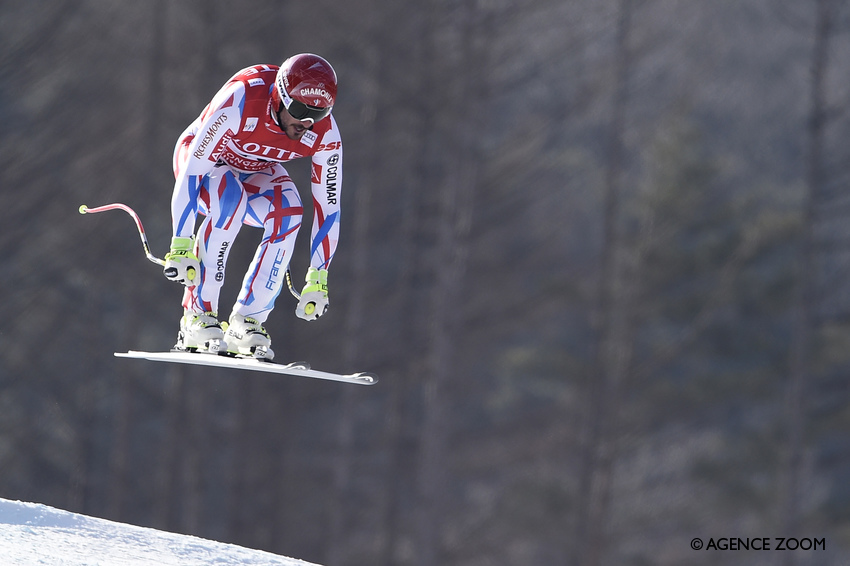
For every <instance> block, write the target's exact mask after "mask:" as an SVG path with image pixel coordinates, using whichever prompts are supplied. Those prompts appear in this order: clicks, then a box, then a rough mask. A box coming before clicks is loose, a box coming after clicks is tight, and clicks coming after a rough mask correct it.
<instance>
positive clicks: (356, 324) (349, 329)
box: [328, 9, 381, 566]
mask: <svg viewBox="0 0 850 566" xmlns="http://www.w3.org/2000/svg"><path fill="white" fill-rule="evenodd" d="M378 12H379V11H378V10H376V9H373V10H371V13H372V14H377V13H378ZM373 17H375V16H373ZM372 27H373V28H374V27H375V26H372ZM369 31H370V32H371V33H370V35H371V34H372V33H374V32H375V30H374V29H372V30H369ZM364 55H365V57H367V71H366V73H365V77H366V78H367V81H368V86H367V87H366V89H365V91H366V93H365V99H366V100H367V101H369V102H367V106H366V107H364V108H363V109H362V110H361V120H362V122H361V128H360V131H361V132H362V133H361V136H360V141H359V143H360V145H361V147H362V148H363V149H364V152H363V153H364V154H365V155H367V156H368V159H369V161H370V163H369V166H368V167H367V168H366V171H365V173H364V174H363V175H361V179H360V183H359V184H358V185H357V187H356V188H355V190H354V193H353V195H352V196H353V204H354V206H353V207H351V208H350V209H349V210H352V211H353V212H354V214H353V215H352V216H351V222H352V223H353V230H352V250H351V257H352V261H351V263H352V277H351V281H350V283H349V284H350V285H351V288H352V292H351V294H350V297H351V298H350V300H349V301H350V302H349V305H348V313H347V317H346V325H345V346H344V353H343V360H344V363H345V367H346V368H349V369H348V370H346V371H350V368H353V367H354V366H355V364H356V362H357V357H358V356H357V354H358V352H359V351H360V350H361V349H362V346H363V342H362V340H361V338H360V337H361V335H362V333H363V330H364V327H365V322H366V321H365V317H364V314H363V309H364V307H363V305H364V302H365V300H366V289H367V285H368V280H369V274H368V273H367V262H368V253H367V249H368V239H369V223H370V217H371V216H370V208H371V206H372V203H371V200H372V185H373V184H374V183H375V182H376V180H377V179H376V177H375V175H373V172H374V171H376V170H377V169H378V168H379V167H380V164H379V162H378V161H379V160H378V158H377V155H376V154H377V151H376V145H377V144H376V139H375V131H374V130H375V126H376V124H375V117H376V115H377V112H378V109H377V107H376V106H377V97H378V85H379V84H380V83H381V77H380V76H379V72H380V68H381V66H380V64H379V63H380V54H379V53H378V51H377V50H376V49H368V52H367V53H365V54H364ZM339 394H340V403H339V407H340V411H339V415H338V422H337V435H336V454H335V455H334V457H333V458H332V462H333V469H332V470H331V473H332V477H333V485H332V489H333V497H332V503H331V506H330V520H329V522H330V540H329V546H328V563H329V564H334V565H340V566H341V565H342V564H344V563H345V562H346V560H345V557H346V556H347V555H348V554H349V553H348V544H347V534H348V533H347V532H346V531H347V527H346V524H345V518H346V516H347V515H348V514H349V513H351V512H353V511H355V510H356V509H355V508H354V507H353V506H351V505H349V490H350V484H351V475H352V468H353V463H352V458H353V443H354V426H355V418H354V403H355V399H356V396H355V394H356V391H355V388H353V387H341V388H340V391H339Z"/></svg>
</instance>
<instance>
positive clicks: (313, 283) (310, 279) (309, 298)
mask: <svg viewBox="0 0 850 566" xmlns="http://www.w3.org/2000/svg"><path fill="white" fill-rule="evenodd" d="M305 280H306V281H307V283H306V284H305V285H304V289H303V290H302V291H301V300H300V301H298V306H297V307H295V315H296V316H297V317H298V318H303V319H304V320H316V319H317V318H319V317H320V316H322V315H323V314H325V312H326V311H327V310H328V270H327V269H316V268H315V267H311V268H310V269H308V270H307V277H305Z"/></svg>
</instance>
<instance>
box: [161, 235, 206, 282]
mask: <svg viewBox="0 0 850 566" xmlns="http://www.w3.org/2000/svg"><path fill="white" fill-rule="evenodd" d="M193 249H194V242H193V241H192V238H179V237H176V236H175V237H174V238H171V251H169V252H168V253H167V254H166V255H165V266H164V267H163V268H162V274H163V275H165V278H166V279H168V280H169V281H177V282H178V283H183V284H184V285H186V286H187V287H193V286H194V285H196V284H197V280H198V278H199V276H200V273H201V263H200V262H199V261H198V256H196V255H195V252H194V251H193Z"/></svg>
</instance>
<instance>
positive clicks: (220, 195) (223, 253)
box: [183, 167, 247, 313]
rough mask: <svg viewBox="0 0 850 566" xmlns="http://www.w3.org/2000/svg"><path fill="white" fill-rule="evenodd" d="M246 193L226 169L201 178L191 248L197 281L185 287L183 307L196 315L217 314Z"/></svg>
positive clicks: (239, 182) (245, 202) (242, 213)
mask: <svg viewBox="0 0 850 566" xmlns="http://www.w3.org/2000/svg"><path fill="white" fill-rule="evenodd" d="M246 205H247V194H246V193H245V189H244V187H243V186H242V183H241V181H240V180H239V178H237V177H236V175H235V174H234V173H233V172H232V171H231V170H230V169H228V168H227V167H219V168H216V169H215V170H213V172H212V173H210V174H209V175H207V176H206V177H205V178H204V183H203V186H202V188H201V192H200V196H199V203H198V208H199V211H200V212H201V213H202V214H204V215H205V218H204V220H203V222H201V226H200V228H199V229H198V235H197V237H196V239H195V248H196V254H197V256H198V259H199V260H200V264H201V274H200V282H199V283H198V284H197V285H196V286H194V287H187V289H186V293H185V295H184V297H183V308H184V310H186V311H192V312H196V313H204V312H217V311H218V298H219V294H220V292H221V287H222V285H223V284H224V270H225V266H226V264H227V258H228V256H229V255H230V249H231V248H232V247H233V241H234V240H235V239H236V235H237V234H238V233H239V229H240V228H241V227H242V220H243V218H244V216H245V207H246Z"/></svg>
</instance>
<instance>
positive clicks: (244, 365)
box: [79, 203, 378, 385]
mask: <svg viewBox="0 0 850 566" xmlns="http://www.w3.org/2000/svg"><path fill="white" fill-rule="evenodd" d="M79 210H80V214H94V213H97V212H105V211H107V210H123V211H124V212H126V213H127V214H129V215H130V216H131V217H132V218H133V220H134V221H135V222H136V228H138V230H139V236H140V237H141V239H142V246H143V247H144V250H145V256H146V257H147V258H148V260H150V261H151V262H153V263H155V264H157V265H165V260H163V259H160V258H158V257H156V256H155V255H153V254H152V253H151V251H150V246H149V245H148V239H147V236H146V235H145V228H144V226H142V221H141V219H140V218H139V215H138V214H136V212H135V211H134V210H133V209H132V208H130V207H129V206H127V205H125V204H121V203H113V204H107V205H104V206H99V207H96V208H89V207H88V206H86V205H82V206H80V209H79ZM284 279H285V280H286V286H287V287H289V292H290V293H292V295H293V296H294V297H295V298H296V299H300V298H301V297H300V295H299V293H298V291H296V290H295V288H294V287H293V285H292V278H291V276H290V273H289V270H287V271H286V274H285V276H284ZM115 356H116V357H119V358H136V359H143V360H150V361H154V362H174V363H180V364H191V365H200V366H210V367H223V368H231V369H242V370H250V371H259V372H265V373H276V374H286V375H295V376H298V377H309V378H313V379H325V380H329V381H341V382H344V383H356V384H359V385H374V384H375V383H377V382H378V377H377V376H376V375H374V374H372V373H366V372H361V373H353V374H338V373H331V372H326V371H318V370H314V369H312V368H311V367H310V365H309V364H308V363H306V362H293V363H288V364H281V363H277V362H271V361H265V360H260V359H256V358H250V357H233V356H228V355H218V354H213V353H206V352H188V351H170V352H137V351H134V350H130V351H129V352H116V353H115Z"/></svg>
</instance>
